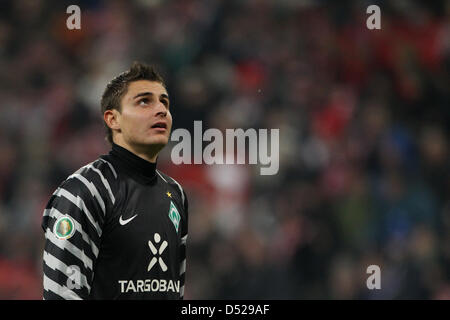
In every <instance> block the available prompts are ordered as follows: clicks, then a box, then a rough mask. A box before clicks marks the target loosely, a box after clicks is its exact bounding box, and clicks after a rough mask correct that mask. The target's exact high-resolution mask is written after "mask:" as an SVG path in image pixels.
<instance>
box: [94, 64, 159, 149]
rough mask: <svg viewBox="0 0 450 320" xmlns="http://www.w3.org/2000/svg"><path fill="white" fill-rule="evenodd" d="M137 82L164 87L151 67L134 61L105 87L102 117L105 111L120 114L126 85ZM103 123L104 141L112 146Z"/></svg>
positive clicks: (126, 88) (108, 128) (109, 131)
mask: <svg viewBox="0 0 450 320" xmlns="http://www.w3.org/2000/svg"><path fill="white" fill-rule="evenodd" d="M137 80H149V81H155V82H159V83H161V84H162V85H163V86H164V87H165V84H164V80H163V78H162V76H161V75H160V74H159V73H158V72H157V71H156V70H155V68H154V67H153V66H150V65H147V64H145V63H141V62H137V61H135V62H133V64H132V65H131V67H130V69H128V70H126V71H125V72H123V73H121V74H120V75H118V76H117V77H115V78H114V79H112V80H111V81H110V82H109V83H108V85H107V86H106V89H105V91H104V92H103V95H102V100H101V103H100V104H101V112H102V115H103V114H104V113H105V111H106V110H111V109H116V110H117V111H119V112H121V106H120V101H121V100H122V98H123V96H124V95H125V94H126V93H127V90H128V85H129V84H130V83H131V82H133V81H137ZM103 123H104V125H105V127H106V140H107V141H108V142H109V143H111V144H112V143H113V139H112V130H111V128H110V127H108V125H107V124H106V123H105V122H103Z"/></svg>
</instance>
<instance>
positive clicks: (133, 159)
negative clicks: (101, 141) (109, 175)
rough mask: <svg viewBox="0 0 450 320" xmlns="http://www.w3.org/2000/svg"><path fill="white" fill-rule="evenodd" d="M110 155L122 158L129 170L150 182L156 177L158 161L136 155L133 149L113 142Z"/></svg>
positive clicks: (122, 162) (121, 160)
mask: <svg viewBox="0 0 450 320" xmlns="http://www.w3.org/2000/svg"><path fill="white" fill-rule="evenodd" d="M110 155H111V156H113V157H115V158H117V159H118V160H120V162H121V164H123V166H124V167H126V168H127V171H129V172H130V173H132V174H133V175H135V176H137V177H139V178H141V179H143V180H144V182H150V181H152V180H153V179H154V178H155V177H156V162H155V163H152V162H149V161H147V160H144V159H142V158H141V157H139V156H137V155H135V154H134V153H132V152H131V151H129V150H127V149H125V148H123V147H121V146H119V145H117V144H115V143H113V145H112V150H111V151H110Z"/></svg>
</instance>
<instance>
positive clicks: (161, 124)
mask: <svg viewBox="0 0 450 320" xmlns="http://www.w3.org/2000/svg"><path fill="white" fill-rule="evenodd" d="M153 128H160V129H167V123H165V122H164V121H158V122H156V123H155V124H154V125H152V129H153Z"/></svg>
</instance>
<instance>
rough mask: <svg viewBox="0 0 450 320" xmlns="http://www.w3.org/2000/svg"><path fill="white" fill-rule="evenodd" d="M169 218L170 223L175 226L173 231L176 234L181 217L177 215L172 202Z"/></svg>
mask: <svg viewBox="0 0 450 320" xmlns="http://www.w3.org/2000/svg"><path fill="white" fill-rule="evenodd" d="M169 218H170V220H171V221H172V223H173V225H174V226H175V230H176V231H177V232H178V227H179V226H180V219H181V217H180V214H179V213H178V210H177V207H175V205H174V204H173V202H172V201H170V208H169Z"/></svg>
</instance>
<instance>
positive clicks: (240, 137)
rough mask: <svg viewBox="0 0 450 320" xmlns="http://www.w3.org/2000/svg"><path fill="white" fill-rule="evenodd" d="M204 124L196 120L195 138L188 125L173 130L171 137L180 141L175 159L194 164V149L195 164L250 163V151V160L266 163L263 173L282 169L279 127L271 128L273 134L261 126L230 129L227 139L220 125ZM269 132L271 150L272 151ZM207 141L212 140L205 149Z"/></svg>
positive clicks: (174, 153) (269, 173)
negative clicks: (260, 127) (217, 126)
mask: <svg viewBox="0 0 450 320" xmlns="http://www.w3.org/2000/svg"><path fill="white" fill-rule="evenodd" d="M202 127H203V126H202V121H194V137H193V138H192V136H191V133H190V132H189V131H188V130H186V129H180V128H179V129H176V130H174V131H173V132H172V136H171V140H172V141H177V142H178V141H179V142H178V143H177V144H176V145H175V146H174V147H173V148H172V152H171V159H172V162H173V163H174V164H182V163H183V164H191V163H192V153H193V155H194V161H193V163H194V164H202V163H205V164H246V155H248V164H258V163H259V164H260V165H262V166H265V167H261V168H260V174H261V175H275V174H277V173H278V170H279V157H280V155H279V153H280V151H279V149H280V145H279V143H280V132H279V131H280V130H279V129H270V134H269V130H268V129H258V131H256V129H247V130H245V131H244V130H243V129H226V130H225V141H224V135H223V133H222V131H220V130H219V129H214V128H210V129H207V130H206V131H205V132H203V129H202ZM269 135H270V154H269V153H268V150H269V139H268V138H269ZM204 141H206V142H210V143H209V144H208V145H206V147H205V148H204V149H203V142H204ZM246 141H247V142H248V143H247V144H246ZM235 142H236V144H235ZM224 146H225V152H224ZM235 146H236V152H235ZM192 147H193V149H192ZM247 147H248V148H247ZM202 149H203V150H202ZM192 150H193V152H192ZM247 150H248V152H247Z"/></svg>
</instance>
